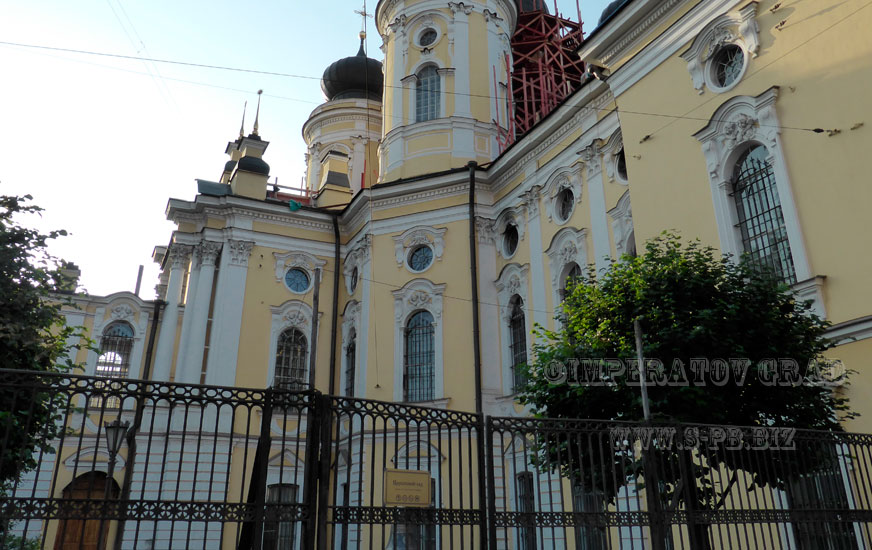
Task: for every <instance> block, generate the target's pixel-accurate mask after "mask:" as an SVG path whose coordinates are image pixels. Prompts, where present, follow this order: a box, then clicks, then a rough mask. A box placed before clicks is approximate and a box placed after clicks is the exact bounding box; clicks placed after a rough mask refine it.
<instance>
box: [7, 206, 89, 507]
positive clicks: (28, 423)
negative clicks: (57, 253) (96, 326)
mask: <svg viewBox="0 0 872 550" xmlns="http://www.w3.org/2000/svg"><path fill="white" fill-rule="evenodd" d="M31 200H32V197H31V196H30V195H25V196H23V197H18V196H6V195H2V196H0V368H3V369H14V370H18V371H32V372H35V373H51V372H67V371H70V370H71V369H73V368H75V367H76V364H75V363H74V356H75V353H74V351H73V350H74V349H78V348H79V347H80V346H81V345H82V344H81V343H80V342H84V345H88V342H89V341H88V340H87V339H84V340H83V338H84V334H83V333H82V329H81V327H78V328H76V327H69V326H66V324H65V323H64V315H63V314H62V312H61V308H62V307H63V306H64V304H67V303H71V302H70V299H69V293H70V292H69V290H70V284H71V282H72V281H71V280H70V278H69V277H68V276H67V275H65V273H64V268H65V267H67V266H68V264H65V263H64V262H62V261H60V260H58V259H57V258H54V257H53V256H52V255H51V254H49V253H48V250H47V246H48V243H49V241H51V240H52V239H56V238H57V237H60V236H63V235H66V232H65V231H63V230H58V231H51V232H49V233H47V234H43V233H41V232H39V231H38V230H35V229H31V228H28V227H26V226H24V225H22V224H21V222H20V221H19V219H20V218H21V217H22V216H25V215H33V214H39V213H40V212H41V211H42V209H41V208H39V207H38V206H35V205H33V204H31V203H29V201H31ZM68 342H76V343H75V344H72V345H70V344H68ZM16 380H21V378H16ZM32 380H33V383H32V384H27V385H24V384H20V383H16V382H12V383H7V384H5V385H3V386H2V387H0V402H2V406H0V438H2V441H3V443H4V454H3V456H2V459H0V491H2V490H8V489H9V488H10V486H11V485H12V484H14V483H15V482H16V480H17V479H18V478H19V477H20V475H21V474H22V473H24V472H25V471H27V470H28V469H31V468H33V467H35V466H36V461H37V460H38V455H39V453H40V452H42V453H53V452H54V450H53V449H52V448H51V446H50V442H51V441H52V439H54V437H55V436H56V435H58V433H59V430H60V429H61V428H60V427H59V426H58V425H57V420H58V418H57V415H58V413H57V412H56V407H55V406H54V401H55V398H54V396H52V394H51V393H50V392H47V391H45V390H44V389H42V386H41V385H40V384H39V378H38V377H34V378H33V379H32Z"/></svg>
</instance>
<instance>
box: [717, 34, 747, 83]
mask: <svg viewBox="0 0 872 550" xmlns="http://www.w3.org/2000/svg"><path fill="white" fill-rule="evenodd" d="M711 63H712V64H711V71H712V72H711V75H712V80H713V81H714V82H713V83H714V85H715V86H717V87H718V88H727V87H729V86H732V85H733V84H735V83H736V82H737V81H738V80H739V78H740V77H741V76H742V69H743V68H744V67H745V52H743V51H742V48H740V47H739V46H736V45H735V44H727V45H726V46H722V47H721V48H719V49H718V51H717V52H715V55H714V56H713V57H712V62H711Z"/></svg>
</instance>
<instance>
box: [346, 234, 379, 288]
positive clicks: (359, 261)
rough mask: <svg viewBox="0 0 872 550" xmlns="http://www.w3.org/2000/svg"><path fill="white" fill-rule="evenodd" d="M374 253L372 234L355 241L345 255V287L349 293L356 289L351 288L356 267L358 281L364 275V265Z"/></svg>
mask: <svg viewBox="0 0 872 550" xmlns="http://www.w3.org/2000/svg"><path fill="white" fill-rule="evenodd" d="M371 254H372V235H369V234H367V235H364V236H363V238H362V239H359V240H358V241H357V242H356V243H354V244H353V245H352V246H351V248H350V250H349V251H348V253H347V254H346V255H345V262H343V264H342V276H343V277H344V278H345V288H346V290H348V293H349V294H353V293H354V290H355V289H352V288H351V284H352V282H353V281H352V279H353V277H352V275H353V274H354V270H355V268H356V269H357V278H358V281H359V280H360V278H361V277H362V276H363V266H364V264H366V262H368V261H369V259H370V257H371Z"/></svg>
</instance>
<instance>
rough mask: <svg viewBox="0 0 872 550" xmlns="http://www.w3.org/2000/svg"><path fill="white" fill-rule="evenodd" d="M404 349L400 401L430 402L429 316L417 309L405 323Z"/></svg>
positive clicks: (431, 332) (430, 357) (431, 366)
mask: <svg viewBox="0 0 872 550" xmlns="http://www.w3.org/2000/svg"><path fill="white" fill-rule="evenodd" d="M405 340H406V352H405V360H404V363H403V364H404V369H403V401H407V402H414V401H431V400H432V399H433V397H434V391H433V384H434V381H435V380H434V378H435V370H434V368H433V359H434V351H435V350H434V345H433V316H432V315H431V314H430V312H429V311H419V312H417V313H415V314H414V315H412V317H410V318H409V323H408V325H407V326H406V335H405Z"/></svg>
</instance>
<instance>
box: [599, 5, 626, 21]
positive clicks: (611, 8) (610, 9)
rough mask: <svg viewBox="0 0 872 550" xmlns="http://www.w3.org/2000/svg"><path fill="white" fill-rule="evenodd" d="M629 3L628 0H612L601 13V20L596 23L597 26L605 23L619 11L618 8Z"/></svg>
mask: <svg viewBox="0 0 872 550" xmlns="http://www.w3.org/2000/svg"><path fill="white" fill-rule="evenodd" d="M626 3H627V0H612V1H611V2H610V3H609V5H608V6H606V9H604V10H603V13H602V15H600V18H599V22H598V23H597V24H596V25H597V27H599V26H600V25H602V24H603V23H605V22H606V21H607V20H608V19H610V18H611V16H613V15H614V14H616V13H618V10H619V9H621V7H622V6H623V5H624V4H626Z"/></svg>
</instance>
